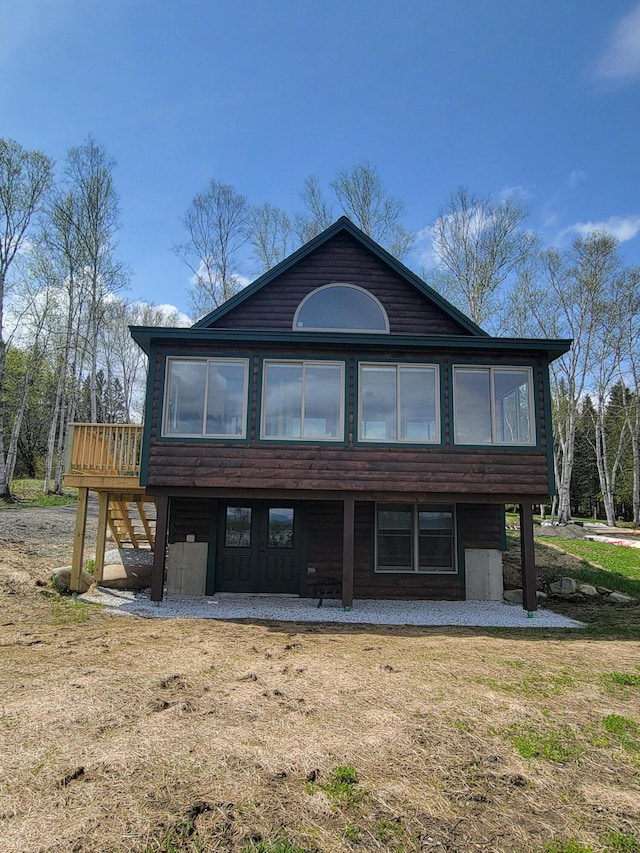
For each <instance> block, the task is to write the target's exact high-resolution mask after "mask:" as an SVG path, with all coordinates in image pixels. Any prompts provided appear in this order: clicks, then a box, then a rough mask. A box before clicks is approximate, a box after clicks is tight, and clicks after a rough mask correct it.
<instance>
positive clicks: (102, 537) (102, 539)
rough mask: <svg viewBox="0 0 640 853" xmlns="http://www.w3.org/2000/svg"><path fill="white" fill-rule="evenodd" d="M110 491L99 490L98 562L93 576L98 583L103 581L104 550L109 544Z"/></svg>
mask: <svg viewBox="0 0 640 853" xmlns="http://www.w3.org/2000/svg"><path fill="white" fill-rule="evenodd" d="M108 509H109V492H98V534H97V536H96V562H95V567H94V570H93V572H94V573H93V576H94V578H95V579H96V583H102V576H103V574H104V552H105V548H106V546H107V512H108Z"/></svg>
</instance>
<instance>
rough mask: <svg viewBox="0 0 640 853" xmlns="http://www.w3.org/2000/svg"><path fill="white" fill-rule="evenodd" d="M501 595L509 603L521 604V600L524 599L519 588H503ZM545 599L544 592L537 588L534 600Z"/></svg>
mask: <svg viewBox="0 0 640 853" xmlns="http://www.w3.org/2000/svg"><path fill="white" fill-rule="evenodd" d="M502 597H503V599H504V600H505V601H507V602H508V603H509V604H522V602H523V601H524V598H523V594H522V590H521V589H507V590H505V592H504V595H503V596H502ZM546 599H547V594H546V592H541V591H540V590H539V589H537V590H536V601H546Z"/></svg>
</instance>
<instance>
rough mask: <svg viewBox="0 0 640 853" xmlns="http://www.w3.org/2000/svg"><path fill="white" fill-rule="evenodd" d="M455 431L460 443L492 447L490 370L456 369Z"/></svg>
mask: <svg viewBox="0 0 640 853" xmlns="http://www.w3.org/2000/svg"><path fill="white" fill-rule="evenodd" d="M454 389H455V400H454V406H455V430H456V441H457V442H458V443H459V444H491V402H490V383H489V369H488V368H487V369H486V370H478V369H467V368H456V370H455V379H454Z"/></svg>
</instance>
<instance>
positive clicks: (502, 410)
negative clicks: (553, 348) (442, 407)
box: [453, 367, 536, 444]
mask: <svg viewBox="0 0 640 853" xmlns="http://www.w3.org/2000/svg"><path fill="white" fill-rule="evenodd" d="M453 395H454V400H453V408H454V419H455V441H456V444H535V440H536V439H535V427H534V414H533V413H534V407H533V371H532V369H531V368H530V367H454V368H453Z"/></svg>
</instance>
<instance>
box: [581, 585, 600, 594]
mask: <svg viewBox="0 0 640 853" xmlns="http://www.w3.org/2000/svg"><path fill="white" fill-rule="evenodd" d="M578 592H581V593H582V594H583V595H586V596H588V597H589V598H594V597H596V596H598V595H599V594H600V593H599V592H598V590H597V589H596V588H595V586H592V585H591V584H590V583H581V584H580V586H579V587H578Z"/></svg>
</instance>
